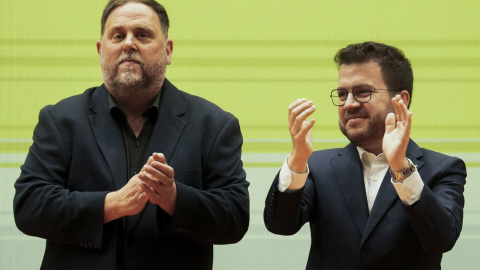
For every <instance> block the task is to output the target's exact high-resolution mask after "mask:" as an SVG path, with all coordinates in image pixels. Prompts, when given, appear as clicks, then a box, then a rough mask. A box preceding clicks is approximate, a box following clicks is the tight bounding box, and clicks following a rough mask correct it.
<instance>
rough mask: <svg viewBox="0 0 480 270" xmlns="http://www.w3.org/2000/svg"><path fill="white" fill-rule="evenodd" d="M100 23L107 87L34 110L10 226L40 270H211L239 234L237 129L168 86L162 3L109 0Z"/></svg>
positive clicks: (241, 189) (226, 117) (244, 195)
mask: <svg viewBox="0 0 480 270" xmlns="http://www.w3.org/2000/svg"><path fill="white" fill-rule="evenodd" d="M101 26H102V28H101V40H100V41H98V42H97V49H98V54H99V56H100V63H101V69H102V73H103V78H104V84H103V85H102V86H100V87H94V88H90V89H87V90H86V91H85V92H84V93H83V94H81V95H78V96H74V97H70V98H67V99H65V100H62V101H60V102H59V103H58V104H56V105H53V106H47V107H45V108H43V109H42V110H41V112H40V116H39V123H38V124H37V126H36V128H35V131H34V135H33V145H32V146H31V148H30V150H29V154H28V156H27V158H26V161H25V164H24V165H23V166H22V168H21V175H20V177H19V179H18V180H17V181H16V183H15V188H16V194H15V198H14V214H15V221H16V224H17V226H18V228H19V229H20V230H21V231H23V232H24V233H26V234H28V235H33V236H37V237H41V238H45V239H46V250H45V255H44V258H43V262H42V266H41V268H42V269H66V268H69V269H70V268H71V269H73V268H75V269H89V270H92V269H102V270H105V269H212V264H213V244H229V243H235V242H238V241H240V239H241V238H242V237H243V236H244V234H245V233H246V231H247V229H248V223H249V197H248V189H247V188H248V185H249V183H248V182H247V181H246V179H245V177H246V176H245V172H244V170H243V167H242V161H241V159H240V156H241V146H242V135H241V132H240V127H239V123H238V120H237V118H235V117H234V116H233V115H231V114H229V113H227V112H225V111H223V110H222V109H220V108H219V107H217V106H216V105H214V104H212V103H210V102H208V101H206V100H204V99H201V98H199V97H196V96H192V95H189V94H187V93H184V92H182V91H180V90H178V89H177V88H176V87H175V86H173V85H172V84H171V83H170V82H169V81H168V80H167V79H166V78H165V71H166V66H167V65H168V64H170V63H171V60H172V50H173V42H172V40H171V39H169V38H168V36H167V33H168V26H169V20H168V17H167V14H166V12H165V9H164V8H163V6H161V5H160V4H158V3H157V2H155V1H153V0H136V1H130V0H111V1H110V2H109V3H108V4H107V6H106V7H105V10H104V12H103V16H102V20H101Z"/></svg>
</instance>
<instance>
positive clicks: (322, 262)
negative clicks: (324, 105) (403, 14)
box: [264, 42, 466, 270]
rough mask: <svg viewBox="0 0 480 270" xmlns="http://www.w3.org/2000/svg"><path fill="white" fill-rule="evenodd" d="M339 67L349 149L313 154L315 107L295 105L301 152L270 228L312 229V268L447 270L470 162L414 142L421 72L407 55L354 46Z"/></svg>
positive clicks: (272, 204) (267, 214) (270, 202)
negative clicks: (415, 92) (414, 103)
mask: <svg viewBox="0 0 480 270" xmlns="http://www.w3.org/2000/svg"><path fill="white" fill-rule="evenodd" d="M335 62H336V63H337V65H338V67H339V74H338V87H337V89H334V90H332V92H331V98H332V102H333V104H334V105H335V106H338V115H339V125H340V130H341V131H342V133H343V134H344V135H345V136H346V137H347V138H348V139H349V140H350V144H348V145H347V146H346V147H345V148H338V149H328V150H321V151H315V152H313V151H312V149H313V145H312V134H311V129H312V127H313V125H314V124H315V120H314V119H310V120H307V118H308V117H309V116H310V115H312V114H313V113H314V112H315V109H316V108H315V105H314V104H313V102H312V101H307V100H306V99H299V100H297V101H295V102H293V103H292V104H291V105H290V106H289V108H288V112H289V115H288V127H289V130H290V135H291V138H292V142H293V147H292V151H291V152H290V154H289V156H288V157H287V159H286V161H285V163H284V165H283V167H282V169H281V170H280V172H279V174H278V175H277V177H276V178H275V181H274V183H273V185H272V187H271V189H270V191H269V193H268V196H267V200H266V204H265V211H264V220H265V225H266V227H267V229H268V230H270V231H271V232H273V233H276V234H282V235H292V234H295V233H296V232H297V231H298V230H300V228H301V227H302V226H303V225H304V224H305V223H306V222H309V223H310V231H311V238H312V242H311V248H310V254H309V258H308V262H307V267H306V269H389V270H391V269H440V263H441V258H442V254H443V253H444V252H447V251H449V250H450V249H451V248H452V247H453V246H454V244H455V242H456V240H457V239H458V237H459V235H460V231H461V229H462V219H463V206H464V197H463V190H464V185H465V178H466V168H465V164H464V162H463V161H462V160H460V159H458V158H455V157H449V156H446V155H443V154H440V153H436V152H433V151H430V150H427V149H423V148H420V147H419V146H418V145H417V144H415V142H413V141H412V140H411V139H410V138H409V136H410V128H411V122H412V113H411V112H410V111H409V110H408V108H409V105H410V103H411V100H412V88H413V73H412V69H411V66H410V62H409V60H408V59H406V58H405V56H404V55H403V53H402V52H401V51H400V50H398V49H397V48H395V47H392V46H388V45H384V44H380V43H375V42H365V43H360V44H351V45H349V46H347V47H346V48H343V49H341V50H340V51H339V52H338V53H337V55H336V56H335ZM312 152H313V153H312ZM307 161H308V162H307Z"/></svg>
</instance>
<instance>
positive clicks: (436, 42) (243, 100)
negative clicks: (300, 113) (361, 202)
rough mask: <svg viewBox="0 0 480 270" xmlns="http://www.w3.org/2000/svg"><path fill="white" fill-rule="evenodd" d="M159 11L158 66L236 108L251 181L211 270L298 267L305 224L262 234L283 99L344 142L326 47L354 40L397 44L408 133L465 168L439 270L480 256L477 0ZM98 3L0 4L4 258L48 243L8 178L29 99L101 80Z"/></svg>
mask: <svg viewBox="0 0 480 270" xmlns="http://www.w3.org/2000/svg"><path fill="white" fill-rule="evenodd" d="M162 3H163V4H164V5H165V7H166V9H167V12H168V14H169V17H170V21H171V28H170V31H169V37H171V38H172V39H173V40H174V50H173V62H172V65H171V66H169V67H168V71H167V77H168V78H169V79H170V81H172V82H173V83H174V84H175V85H176V86H177V87H178V88H180V89H182V90H185V91H187V92H189V93H192V94H195V95H199V96H202V97H204V98H206V99H208V100H210V101H213V102H214V103H216V104H218V105H219V106H220V107H222V108H224V109H225V110H227V111H230V112H232V113H233V114H234V115H236V116H237V117H238V118H239V120H240V124H241V127H242V133H243V135H244V139H245V143H244V148H243V152H244V155H243V160H244V162H245V169H246V171H247V177H248V180H249V181H250V182H251V187H250V193H251V225H250V229H249V231H248V233H247V235H246V236H245V238H244V239H243V240H242V241H241V242H240V243H239V244H236V245H228V246H217V247H216V248H215V252H216V253H215V269H302V268H304V266H305V262H306V257H307V254H308V248H309V231H308V226H305V227H304V229H302V231H300V232H299V233H298V234H297V235H295V236H290V237H281V236H276V235H273V234H270V233H268V232H267V231H266V229H265V228H264V226H263V220H262V211H263V203H264V199H265V196H266V193H267V191H268V187H269V185H270V184H271V181H272V180H273V177H274V175H275V173H276V172H277V170H278V169H279V167H280V165H281V163H282V162H283V159H284V158H285V155H286V153H288V152H289V148H290V139H289V134H288V130H287V128H286V115H287V107H288V105H289V104H290V103H291V102H292V101H294V100H295V99H297V98H301V97H305V98H308V99H313V100H314V102H315V104H316V105H317V112H316V113H315V114H314V118H315V119H316V120H317V123H316V124H315V127H314V129H313V134H314V142H315V145H314V147H315V149H323V148H329V147H341V146H343V145H345V144H346V140H345V139H344V138H343V136H342V135H341V133H340V132H339V130H338V123H337V111H336V108H335V107H334V106H333V105H332V104H331V101H330V99H329V97H328V96H329V93H330V90H331V89H333V88H335V87H336V84H337V81H336V80H337V68H336V66H335V64H334V63H333V56H334V55H335V53H336V52H337V51H338V50H339V49H340V48H342V47H345V46H346V45H348V44H350V43H357V42H363V41H370V40H373V41H377V42H383V43H387V44H389V45H394V46H397V47H399V48H400V49H402V50H403V51H404V53H405V54H406V56H407V57H408V58H409V59H410V60H411V63H412V66H413V70H414V76H415V83H414V94H413V99H412V106H411V107H410V109H411V111H413V113H414V114H413V127H412V134H411V136H412V138H413V139H414V140H416V141H417V142H418V143H419V144H420V145H421V146H423V147H426V148H430V149H433V150H437V151H440V152H444V153H448V154H451V155H455V156H459V157H461V158H463V159H464V160H465V162H466V163H467V166H468V169H467V172H468V178H467V186H466V191H465V197H466V206H465V218H464V223H465V224H464V230H463V233H462V235H461V237H460V239H459V241H458V242H457V245H456V246H455V248H454V249H453V250H452V251H451V252H449V253H446V254H445V259H444V264H443V266H444V269H477V267H478V265H479V264H480V258H479V256H478V250H479V247H480V199H478V194H480V184H479V183H478V178H479V176H480V121H479V120H480V116H479V113H480V108H479V106H478V101H479V100H480V91H479V86H480V84H479V82H480V31H479V30H478V29H479V28H480V16H478V12H479V11H480V1H475V0H459V1H447V0H436V1H431V0H426V1H411V0H404V1H393V0H392V1H383V0H375V1H353V0H338V1H314V0H309V1H306V0H297V1H285V0H277V1H273V0H265V1H256V0H244V1H220V0H209V1H193V0H190V1H186V0H185V1H182V0H165V1H163V2H162ZM105 4H106V1H98V0H83V1H70V0H44V1H31V0H16V1H6V0H1V2H0V15H1V16H0V29H1V31H0V33H1V35H0V91H1V99H0V181H1V184H2V187H3V188H2V189H0V269H38V268H39V264H40V261H41V257H42V255H43V249H44V241H43V240H40V239H37V238H33V237H28V236H25V235H23V234H22V233H20V232H19V231H18V230H17V229H16V227H15V224H14V221H13V214H12V199H13V194H14V189H13V183H14V181H15V179H16V178H17V177H18V175H19V169H18V167H19V166H20V165H21V164H22V163H23V160H24V158H25V154H26V153H27V151H28V147H29V145H30V144H31V136H32V131H33V128H34V126H35V124H36V122H37V119H38V112H39V110H40V109H41V108H42V107H43V106H45V105H47V104H54V103H56V102H58V101H59V100H60V99H63V98H65V97H68V96H71V95H75V94H79V93H82V92H83V91H84V90H85V89H86V88H89V87H92V86H97V85H99V84H101V82H102V78H101V72H100V67H99V60H98V56H97V52H96V47H95V42H96V41H97V40H98V39H99V35H100V33H99V32H100V16H101V12H102V10H103V7H104V6H105Z"/></svg>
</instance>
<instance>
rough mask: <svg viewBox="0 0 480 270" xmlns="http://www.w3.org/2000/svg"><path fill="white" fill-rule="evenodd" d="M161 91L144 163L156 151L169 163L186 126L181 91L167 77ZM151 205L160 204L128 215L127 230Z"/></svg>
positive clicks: (134, 224) (130, 228) (131, 227)
mask: <svg viewBox="0 0 480 270" xmlns="http://www.w3.org/2000/svg"><path fill="white" fill-rule="evenodd" d="M161 91H162V93H161V95H162V97H161V100H160V107H159V112H158V117H157V121H156V122H155V127H154V129H153V133H152V137H151V139H150V143H149V145H148V148H147V154H146V156H145V158H144V163H146V162H147V160H148V158H149V157H150V156H151V155H152V154H153V153H154V152H157V153H163V154H164V155H165V159H166V160H167V164H168V163H169V161H170V160H171V158H172V155H173V152H174V150H175V147H176V146H177V144H178V142H179V140H180V137H181V135H182V133H183V130H184V129H185V126H186V122H185V121H184V120H183V119H182V118H181V117H182V116H183V115H184V114H185V110H186V109H185V104H184V103H183V97H182V95H181V92H180V91H179V90H178V89H177V88H176V87H175V86H173V85H172V84H171V83H170V82H169V81H168V80H167V79H165V81H164V84H163V87H162V90H161ZM149 207H158V206H156V205H151V204H150V203H147V206H146V207H145V208H144V210H143V211H142V212H141V213H140V214H138V215H134V216H129V217H127V230H132V229H133V228H134V227H135V226H136V224H137V223H138V221H139V220H140V218H141V217H142V216H143V215H144V212H145V211H146V209H147V208H149Z"/></svg>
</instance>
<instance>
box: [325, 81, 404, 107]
mask: <svg viewBox="0 0 480 270" xmlns="http://www.w3.org/2000/svg"><path fill="white" fill-rule="evenodd" d="M356 87H368V90H369V92H370V95H369V98H368V100H366V101H359V100H358V99H357V97H356V96H355V94H354V93H353V89H354V88H356ZM343 89H345V88H340V89H339V88H335V89H333V90H332V91H331V92H330V99H331V100H332V103H333V105H335V106H337V107H340V106H343V105H345V103H346V101H347V100H345V103H343V104H335V101H334V100H333V97H334V96H333V92H334V91H338V90H343ZM345 90H346V89H345ZM379 90H385V91H399V90H398V89H396V88H385V89H380V88H372V87H370V86H364V85H358V86H354V87H352V90H351V91H348V90H347V92H348V94H350V93H352V95H353V99H355V101H356V102H358V103H367V102H370V101H371V100H372V92H373V91H379ZM337 97H338V96H337ZM347 98H348V95H347Z"/></svg>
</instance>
